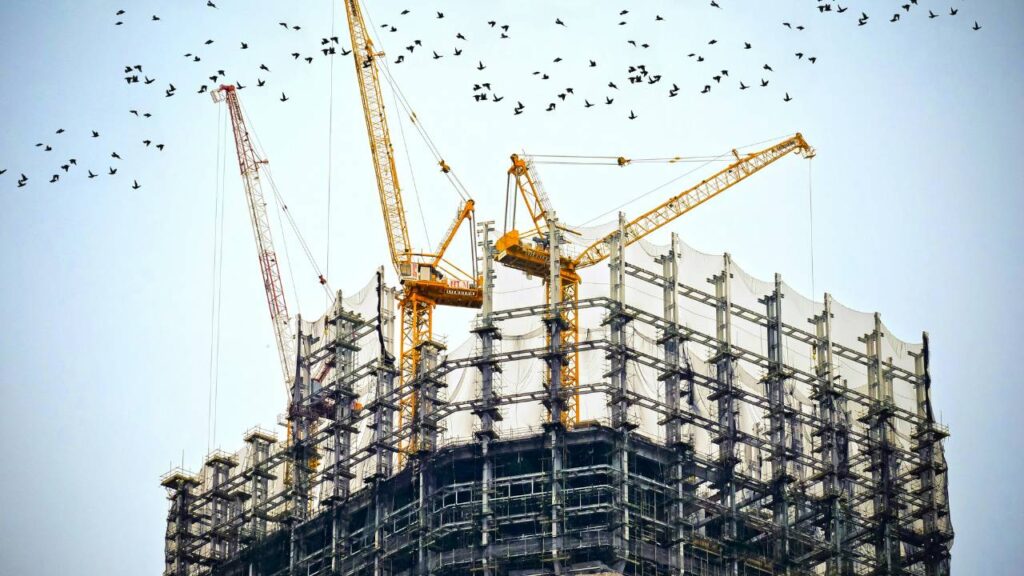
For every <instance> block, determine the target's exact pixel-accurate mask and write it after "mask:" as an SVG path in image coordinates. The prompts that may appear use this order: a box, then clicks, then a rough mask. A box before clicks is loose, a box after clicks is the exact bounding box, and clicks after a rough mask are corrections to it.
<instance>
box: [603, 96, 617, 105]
mask: <svg viewBox="0 0 1024 576" xmlns="http://www.w3.org/2000/svg"><path fill="white" fill-rule="evenodd" d="M612 102H615V98H609V97H607V96H605V97H604V103H605V104H606V105H607V104H611V103H612Z"/></svg>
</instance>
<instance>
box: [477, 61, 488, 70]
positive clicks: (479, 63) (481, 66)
mask: <svg viewBox="0 0 1024 576" xmlns="http://www.w3.org/2000/svg"><path fill="white" fill-rule="evenodd" d="M484 68H487V66H484V63H483V61H478V62H477V65H476V69H477V70H483V69H484Z"/></svg>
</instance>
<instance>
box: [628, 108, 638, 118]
mask: <svg viewBox="0 0 1024 576" xmlns="http://www.w3.org/2000/svg"><path fill="white" fill-rule="evenodd" d="M636 118H637V116H636V114H634V113H633V111H632V110H630V111H629V119H630V120H636Z"/></svg>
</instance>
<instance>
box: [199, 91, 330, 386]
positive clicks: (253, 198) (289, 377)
mask: <svg viewBox="0 0 1024 576" xmlns="http://www.w3.org/2000/svg"><path fill="white" fill-rule="evenodd" d="M210 95H211V97H212V98H213V101H214V102H218V103H219V102H225V103H226V104H227V107H228V113H229V114H230V116H231V128H232V130H233V132H234V135H235V151H236V152H237V153H238V169H239V171H240V172H241V173H242V182H243V184H244V185H245V200H246V204H247V205H248V207H249V220H250V221H251V222H252V230H253V234H254V235H255V236H256V251H257V256H258V257H259V262H260V272H261V273H262V274H263V288H264V289H265V290H266V293H267V305H268V306H269V307H270V319H271V320H272V321H273V323H274V338H275V339H276V340H277V355H278V359H279V360H280V362H281V372H282V374H283V376H284V381H285V386H286V388H287V392H288V394H292V393H293V391H292V383H293V382H294V380H295V355H296V341H295V340H296V337H295V333H294V331H293V330H292V327H291V323H290V317H289V316H288V302H287V300H286V299H285V296H284V284H283V282H282V281H281V270H280V267H279V266H278V259H277V252H276V251H275V250H274V240H273V238H272V237H271V235H270V219H269V217H268V216H267V201H266V199H265V198H264V196H263V187H262V185H261V183H260V167H261V166H264V165H266V164H267V160H266V159H265V158H261V157H260V156H259V154H257V153H256V148H255V146H253V143H252V140H251V139H250V137H249V129H248V127H246V125H245V117H244V116H243V115H242V107H241V105H240V104H239V102H238V94H237V92H236V91H235V87H234V86H233V85H230V84H227V85H223V86H221V87H220V88H217V89H216V90H213V91H212V92H211V93H210ZM323 281H324V280H323V277H322V276H321V282H323Z"/></svg>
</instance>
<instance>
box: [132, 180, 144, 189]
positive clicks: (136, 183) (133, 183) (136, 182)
mask: <svg viewBox="0 0 1024 576" xmlns="http://www.w3.org/2000/svg"><path fill="white" fill-rule="evenodd" d="M139 188H142V186H139V181H138V180H132V190H138V189H139Z"/></svg>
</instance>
